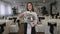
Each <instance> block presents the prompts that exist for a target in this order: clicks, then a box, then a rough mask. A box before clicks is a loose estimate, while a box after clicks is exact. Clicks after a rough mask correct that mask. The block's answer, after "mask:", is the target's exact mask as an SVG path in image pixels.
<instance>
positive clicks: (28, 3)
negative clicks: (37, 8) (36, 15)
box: [27, 2, 34, 11]
mask: <svg viewBox="0 0 60 34" xmlns="http://www.w3.org/2000/svg"><path fill="white" fill-rule="evenodd" d="M29 3H30V4H31V5H32V11H34V8H33V4H32V3H31V2H28V3H27V11H29V9H28V4H29Z"/></svg>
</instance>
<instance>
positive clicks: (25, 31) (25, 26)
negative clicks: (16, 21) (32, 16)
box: [24, 23, 36, 34]
mask: <svg viewBox="0 0 60 34" xmlns="http://www.w3.org/2000/svg"><path fill="white" fill-rule="evenodd" d="M24 34H27V23H25V24H24ZM31 34H36V31H35V27H32V28H31Z"/></svg>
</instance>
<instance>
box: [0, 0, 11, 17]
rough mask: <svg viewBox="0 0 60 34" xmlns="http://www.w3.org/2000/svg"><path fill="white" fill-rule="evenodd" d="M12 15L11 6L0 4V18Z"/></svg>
mask: <svg viewBox="0 0 60 34" xmlns="http://www.w3.org/2000/svg"><path fill="white" fill-rule="evenodd" d="M6 15H12V8H11V5H10V4H8V3H5V2H2V1H1V2H0V16H6Z"/></svg>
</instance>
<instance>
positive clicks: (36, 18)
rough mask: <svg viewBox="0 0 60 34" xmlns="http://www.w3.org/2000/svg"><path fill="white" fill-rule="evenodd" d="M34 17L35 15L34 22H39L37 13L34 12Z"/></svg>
mask: <svg viewBox="0 0 60 34" xmlns="http://www.w3.org/2000/svg"><path fill="white" fill-rule="evenodd" d="M34 17H35V20H34V24H37V20H38V17H37V13H35V14H34Z"/></svg>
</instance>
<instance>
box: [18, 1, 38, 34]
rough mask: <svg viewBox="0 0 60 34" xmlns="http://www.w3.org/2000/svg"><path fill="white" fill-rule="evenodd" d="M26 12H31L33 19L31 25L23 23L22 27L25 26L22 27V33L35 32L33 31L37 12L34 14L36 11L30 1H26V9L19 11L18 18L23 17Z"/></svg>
mask: <svg viewBox="0 0 60 34" xmlns="http://www.w3.org/2000/svg"><path fill="white" fill-rule="evenodd" d="M26 12H27V13H31V14H33V15H34V17H35V20H34V21H33V23H31V25H30V24H28V23H25V25H24V28H25V29H24V34H35V33H36V32H35V26H36V25H37V14H36V12H34V9H33V4H32V3H31V2H28V3H27V11H25V12H23V13H21V14H20V15H19V17H20V18H21V17H23V16H24V15H25V13H26Z"/></svg>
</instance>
